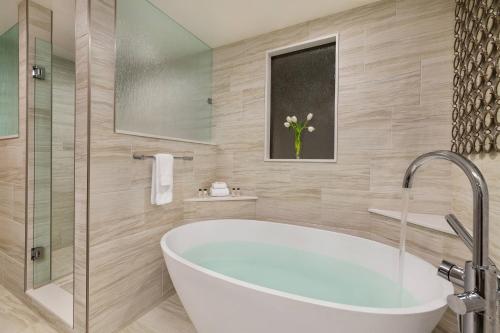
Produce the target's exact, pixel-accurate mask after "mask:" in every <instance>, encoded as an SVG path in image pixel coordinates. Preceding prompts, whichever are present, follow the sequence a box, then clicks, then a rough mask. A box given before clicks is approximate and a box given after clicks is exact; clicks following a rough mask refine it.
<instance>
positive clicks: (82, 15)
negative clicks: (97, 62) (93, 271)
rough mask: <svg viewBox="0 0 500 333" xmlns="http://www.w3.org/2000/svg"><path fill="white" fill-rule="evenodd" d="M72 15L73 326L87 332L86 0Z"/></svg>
mask: <svg viewBox="0 0 500 333" xmlns="http://www.w3.org/2000/svg"><path fill="white" fill-rule="evenodd" d="M75 5H76V13H78V15H76V17H75V78H76V84H75V102H76V103H75V239H74V242H75V245H74V263H73V265H74V274H73V276H74V281H73V285H74V287H73V326H74V331H75V332H78V333H84V332H87V313H88V311H87V304H88V302H87V299H88V294H87V282H88V278H87V263H88V260H87V259H88V237H87V236H88V171H89V168H88V164H89V159H88V150H89V126H90V122H89V118H90V115H89V113H90V103H89V101H90V84H89V72H90V63H89V56H90V48H89V45H90V31H89V30H90V26H89V15H90V14H89V13H90V0H76V1H75Z"/></svg>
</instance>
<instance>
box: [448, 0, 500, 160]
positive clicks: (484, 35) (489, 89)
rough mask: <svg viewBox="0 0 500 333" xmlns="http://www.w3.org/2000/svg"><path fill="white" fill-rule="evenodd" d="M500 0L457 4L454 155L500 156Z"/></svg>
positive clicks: (469, 1) (467, 1)
mask: <svg viewBox="0 0 500 333" xmlns="http://www.w3.org/2000/svg"><path fill="white" fill-rule="evenodd" d="M499 47H500V22H499V1H498V0H457V1H456V7H455V44H454V52H455V59H454V62H453V65H454V71H455V73H454V77H453V88H454V91H453V114H452V120H453V127H452V144H451V150H452V151H453V152H457V153H459V154H462V155H470V154H478V153H491V152H500V111H499V109H500V57H499V55H500V52H499V50H498V48H499Z"/></svg>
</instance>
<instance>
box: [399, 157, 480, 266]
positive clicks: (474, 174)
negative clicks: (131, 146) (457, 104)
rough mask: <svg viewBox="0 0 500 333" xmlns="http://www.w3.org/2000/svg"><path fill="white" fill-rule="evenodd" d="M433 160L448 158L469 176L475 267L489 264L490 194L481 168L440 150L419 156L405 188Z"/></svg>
mask: <svg viewBox="0 0 500 333" xmlns="http://www.w3.org/2000/svg"><path fill="white" fill-rule="evenodd" d="M432 160H446V161H449V162H451V163H453V164H455V165H457V166H458V167H459V168H460V169H461V170H462V171H463V172H464V173H465V175H466V176H467V178H468V179H469V182H470V184H471V187H472V195H473V235H474V236H473V237H474V240H473V244H474V249H473V258H472V265H473V266H474V267H482V266H486V265H488V244H489V239H488V237H489V236H488V235H489V194H488V185H487V184H486V181H485V179H484V177H483V175H482V173H481V171H479V169H478V168H477V166H476V165H474V164H473V163H472V162H471V161H469V160H468V159H466V158H464V157H462V156H461V155H458V154H456V153H453V152H451V151H446V150H438V151H434V152H430V153H426V154H423V155H421V156H419V157H417V158H416V159H415V160H414V161H413V162H412V163H411V164H410V165H409V166H408V168H407V169H406V172H405V175H404V177H403V188H411V187H412V186H413V180H414V178H415V174H416V172H417V170H418V169H419V168H420V167H421V166H423V165H425V164H427V163H428V162H429V161H432Z"/></svg>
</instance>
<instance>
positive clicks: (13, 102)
mask: <svg viewBox="0 0 500 333" xmlns="http://www.w3.org/2000/svg"><path fill="white" fill-rule="evenodd" d="M0 77H1V78H2V79H1V80H0V139H11V138H17V137H18V136H19V25H18V9H17V1H16V0H6V1H2V2H0Z"/></svg>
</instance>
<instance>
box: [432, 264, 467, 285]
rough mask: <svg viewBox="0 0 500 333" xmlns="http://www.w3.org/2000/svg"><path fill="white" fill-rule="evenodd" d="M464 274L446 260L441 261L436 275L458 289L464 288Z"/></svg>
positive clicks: (459, 268) (460, 269)
mask: <svg viewBox="0 0 500 333" xmlns="http://www.w3.org/2000/svg"><path fill="white" fill-rule="evenodd" d="M464 274H465V272H464V269H463V268H461V267H459V266H457V265H455V264H453V263H451V262H449V261H446V260H443V261H442V262H441V264H440V265H439V267H438V275H439V276H440V277H442V278H443V279H445V280H447V281H450V282H451V283H453V284H454V285H457V286H459V287H464V278H465V276H464Z"/></svg>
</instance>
